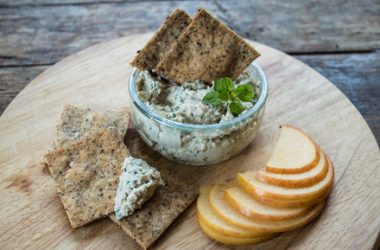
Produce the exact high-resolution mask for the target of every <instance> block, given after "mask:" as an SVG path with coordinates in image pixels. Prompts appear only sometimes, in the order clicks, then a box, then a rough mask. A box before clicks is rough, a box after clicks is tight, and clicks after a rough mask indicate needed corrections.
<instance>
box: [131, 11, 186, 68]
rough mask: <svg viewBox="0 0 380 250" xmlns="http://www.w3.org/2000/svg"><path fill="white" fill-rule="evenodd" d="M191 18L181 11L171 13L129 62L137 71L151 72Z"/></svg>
mask: <svg viewBox="0 0 380 250" xmlns="http://www.w3.org/2000/svg"><path fill="white" fill-rule="evenodd" d="M190 22H191V17H190V16H189V15H187V14H186V12H184V11H183V10H180V9H176V10H175V11H173V12H172V13H171V14H170V15H169V16H168V17H167V18H166V20H165V22H164V23H163V24H162V26H161V27H160V28H159V30H158V31H157V32H156V34H155V35H154V36H153V37H152V38H151V39H150V40H149V42H148V43H147V44H146V45H145V47H144V48H143V49H141V50H140V51H139V52H138V54H137V55H136V57H135V58H134V59H133V61H132V62H131V65H132V66H133V67H135V68H138V69H139V70H152V69H154V68H155V67H156V65H157V64H158V63H159V62H160V61H161V60H162V59H163V58H164V57H165V56H166V53H167V52H168V51H169V50H170V48H171V46H172V45H173V44H174V43H175V42H176V40H177V39H178V37H179V36H180V34H181V33H182V31H183V30H184V29H185V28H186V27H187V26H188V25H189V24H190Z"/></svg>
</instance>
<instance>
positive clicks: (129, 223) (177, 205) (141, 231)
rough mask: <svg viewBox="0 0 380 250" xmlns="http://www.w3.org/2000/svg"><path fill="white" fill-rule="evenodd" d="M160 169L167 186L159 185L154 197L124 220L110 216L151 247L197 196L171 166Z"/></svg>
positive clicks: (130, 233)
mask: <svg viewBox="0 0 380 250" xmlns="http://www.w3.org/2000/svg"><path fill="white" fill-rule="evenodd" d="M158 170H159V171H160V173H161V177H162V179H163V181H164V182H165V186H162V187H160V188H158V189H157V190H156V192H155V193H154V195H153V196H152V198H151V199H150V200H148V201H147V202H146V203H145V204H144V205H143V206H142V208H141V209H139V210H137V211H135V212H134V213H133V214H132V215H130V216H128V217H126V218H123V219H121V220H117V219H116V217H115V215H114V214H113V215H111V216H110V218H111V219H112V220H113V221H114V222H116V223H117V224H119V226H120V227H121V228H122V229H123V230H124V231H125V232H126V233H127V234H128V235H129V236H130V237H131V238H133V239H134V240H136V241H137V243H139V244H140V246H141V247H143V248H144V249H146V248H148V247H149V246H151V244H152V243H153V242H154V241H156V240H157V239H158V238H159V237H160V235H161V234H162V233H163V232H164V231H165V230H166V229H167V228H168V227H169V226H170V224H171V223H172V222H173V221H174V220H175V219H176V218H177V217H178V216H179V215H180V214H181V213H182V212H183V211H184V210H185V209H186V208H187V207H188V206H189V205H190V204H191V203H192V202H193V201H194V200H195V198H196V196H197V193H196V192H194V188H190V187H189V186H187V185H185V183H184V182H182V181H180V180H178V179H177V177H176V176H175V175H174V174H173V173H170V169H166V168H165V166H160V167H159V168H158Z"/></svg>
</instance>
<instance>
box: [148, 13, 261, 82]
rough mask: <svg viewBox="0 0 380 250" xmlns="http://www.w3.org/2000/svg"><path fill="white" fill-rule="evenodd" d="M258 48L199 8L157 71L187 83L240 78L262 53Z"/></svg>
mask: <svg viewBox="0 0 380 250" xmlns="http://www.w3.org/2000/svg"><path fill="white" fill-rule="evenodd" d="M259 55H260V54H259V52H257V51H256V50H255V49H254V48H252V47H251V46H250V45H249V44H248V43H246V42H245V41H244V40H243V39H242V38H241V37H239V36H238V35H237V34H236V33H235V32H233V31H232V30H231V29H229V28H228V27H227V26H225V25H224V24H222V23H220V22H219V21H218V20H216V19H215V18H214V17H213V16H211V15H210V14H209V13H207V11H205V10H204V9H200V10H198V12H197V14H196V16H195V17H194V19H193V21H192V22H191V24H190V25H189V26H188V27H187V28H186V29H185V30H184V31H183V32H182V34H181V36H180V37H179V39H178V42H177V43H176V44H175V45H173V47H172V49H171V50H170V51H169V52H168V53H167V56H166V57H165V58H164V59H163V60H162V61H161V62H160V63H159V64H158V65H157V67H156V69H155V71H156V72H157V73H158V74H159V75H162V76H164V77H166V78H168V79H169V80H172V81H175V82H178V83H183V82H187V81H195V80H202V81H204V82H209V83H210V82H212V81H213V80H216V79H217V78H220V77H227V76H228V77H231V78H232V79H235V78H236V77H238V76H239V75H240V74H241V73H242V72H243V71H244V69H246V68H247V66H248V65H249V64H250V63H251V62H252V61H253V60H254V59H255V58H257V57H258V56H259Z"/></svg>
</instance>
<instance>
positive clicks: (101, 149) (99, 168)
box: [45, 129, 129, 228]
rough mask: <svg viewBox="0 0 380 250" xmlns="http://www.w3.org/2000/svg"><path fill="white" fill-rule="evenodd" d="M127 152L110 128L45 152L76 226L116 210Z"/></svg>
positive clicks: (48, 164)
mask: <svg viewBox="0 0 380 250" xmlns="http://www.w3.org/2000/svg"><path fill="white" fill-rule="evenodd" d="M127 156H129V151H128V149H127V148H126V146H125V145H124V143H123V142H122V141H121V140H120V138H119V137H118V136H117V135H115V134H114V133H112V132H111V131H109V130H106V129H100V130H98V131H94V132H93V133H91V134H90V135H88V136H85V137H83V138H81V139H79V140H77V141H75V142H73V143H69V144H67V145H66V146H64V147H62V148H58V149H56V150H54V151H52V152H50V153H48V154H47V155H46V156H45V158H46V165H47V166H48V168H49V170H50V173H51V175H52V177H53V178H54V180H55V182H56V184H57V190H58V194H59V196H60V198H61V201H62V203H63V206H64V208H65V210H66V213H67V216H68V218H69V220H70V224H71V226H72V227H73V228H77V227H80V226H82V225H85V224H87V223H89V222H91V221H94V220H96V219H99V218H102V217H105V216H107V215H109V214H111V213H113V208H114V199H115V194H116V189H117V186H118V181H119V175H120V171H121V170H120V167H121V164H122V162H123V160H124V158H125V157H127Z"/></svg>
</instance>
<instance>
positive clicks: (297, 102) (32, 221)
mask: <svg viewBox="0 0 380 250" xmlns="http://www.w3.org/2000/svg"><path fill="white" fill-rule="evenodd" d="M150 35H151V34H146V35H136V36H129V37H125V38H121V39H116V40H114V41H111V42H108V43H105V44H100V45H97V46H95V47H92V48H89V49H87V50H84V51H82V52H79V53H77V54H75V55H72V56H70V57H68V58H65V59H64V60H62V61H61V62H59V63H58V64H56V65H55V66H52V67H51V68H49V69H48V70H46V71H45V72H44V73H43V74H42V75H39V76H38V77H37V78H36V79H34V80H33V81H32V82H31V83H30V84H28V85H27V86H26V88H25V89H24V90H23V91H21V92H20V94H19V95H18V96H17V97H16V98H15V99H14V101H13V102H12V103H11V104H10V105H9V107H8V108H7V110H6V111H5V112H4V114H3V115H2V117H1V118H0V136H1V138H2V140H1V141H0V152H1V154H0V171H1V176H0V197H1V200H2V202H1V203H0V248H1V249H8V248H86V247H88V248H92V247H95V246H96V247H97V248H102V247H106V248H115V249H120V248H124V249H134V248H135V247H136V246H135V245H134V243H133V242H132V241H131V240H130V239H128V237H127V236H126V235H123V234H122V233H121V230H120V229H119V228H117V227H116V226H115V225H114V224H112V223H111V222H110V221H109V220H102V221H100V222H97V223H94V224H92V225H90V226H88V227H84V228H81V229H79V230H75V231H73V230H71V229H70V227H69V224H68V221H67V218H66V216H65V213H64V211H63V209H62V205H61V204H60V202H59V200H58V198H57V195H56V192H55V188H54V183H53V180H52V179H51V178H50V176H49V175H48V174H47V173H45V172H44V171H43V170H41V168H40V167H39V165H38V163H39V161H40V160H41V156H42V155H43V154H44V153H45V152H46V150H47V149H48V145H50V143H51V141H52V134H53V130H54V123H55V120H56V119H57V117H58V116H59V113H60V112H61V110H62V107H63V105H64V104H65V103H72V104H77V105H83V106H88V107H91V108H93V109H95V110H100V111H102V110H106V109H115V110H118V109H120V108H122V107H124V106H126V105H128V101H127V99H128V94H127V79H128V75H129V74H130V72H131V68H130V67H129V66H128V61H129V60H130V59H131V58H132V57H133V55H134V52H135V51H136V50H137V49H138V48H139V47H140V46H141V44H144V43H145V42H146V41H147V39H148V38H149V37H150ZM255 45H256V46H257V48H258V49H259V50H260V51H261V52H262V54H263V56H262V57H260V59H259V60H258V63H259V64H260V65H261V66H262V67H263V69H264V71H265V72H266V74H267V76H268V81H269V84H270V94H269V99H268V103H267V108H266V114H265V117H264V122H263V125H262V128H261V131H260V133H259V136H258V137H257V138H256V140H255V141H254V142H253V143H252V144H251V145H250V146H248V148H246V149H245V150H244V151H243V152H242V153H241V154H240V155H239V156H237V157H234V158H233V159H231V160H229V161H227V162H224V163H222V164H218V165H214V166H208V167H202V168H197V169H196V171H194V170H195V169H194V168H193V167H184V166H181V165H178V164H175V163H172V162H169V161H167V160H165V159H163V158H162V157H160V156H159V155H158V154H157V153H153V152H151V151H150V149H148V148H147V146H146V145H145V144H143V142H142V141H141V140H138V139H136V138H135V140H134V141H132V142H133V144H132V145H128V146H129V147H130V148H132V149H134V150H135V151H133V152H134V153H132V154H136V155H138V153H139V154H142V155H144V157H147V158H149V160H150V162H158V163H159V164H171V166H173V167H176V169H178V174H179V176H180V177H181V178H188V180H190V181H192V182H193V183H194V188H196V187H197V186H198V185H199V184H205V183H210V182H218V181H224V180H230V179H232V178H233V177H234V176H235V175H236V173H237V172H238V171H242V170H247V169H259V168H261V167H262V166H263V164H264V163H265V162H266V161H267V159H268V157H269V155H270V153H271V151H272V149H273V146H274V144H275V142H276V141H277V136H278V132H279V130H278V125H279V124H282V123H290V124H294V125H295V126H298V127H300V128H303V129H304V130H305V131H306V132H307V133H309V134H310V135H311V136H312V137H313V138H314V139H315V140H316V141H317V142H318V143H319V144H320V145H321V146H322V148H323V149H324V150H325V151H326V152H327V154H329V155H330V157H331V158H332V160H333V162H334V164H335V168H336V180H335V188H334V190H333V193H332V195H331V197H330V199H329V202H328V205H327V207H326V209H325V211H324V212H323V213H322V215H321V216H320V217H319V218H318V219H317V220H316V221H315V222H313V223H312V224H310V225H308V226H307V227H305V228H303V229H300V230H296V231H293V232H289V233H285V234H282V235H281V236H279V237H277V238H275V239H274V240H271V241H269V242H267V243H263V244H260V245H258V246H257V249H273V248H276V249H288V248H291V249H304V248H305V246H307V248H310V249H313V248H314V249H358V248H360V249H371V248H372V247H373V246H374V244H375V241H376V238H377V235H378V233H379V229H380V217H379V214H378V208H379V206H380V168H379V165H380V155H379V147H378V146H377V144H376V140H375V139H374V137H373V135H372V133H371V131H370V129H369V128H368V126H367V124H366V123H365V121H364V119H363V118H362V117H361V115H360V114H359V112H357V110H356V109H355V107H354V106H353V105H352V104H351V103H350V102H349V100H348V99H347V98H346V97H345V96H344V95H342V93H341V92H340V91H338V90H337V88H336V87H334V85H332V84H331V83H330V82H329V81H328V80H326V79H325V78H324V77H322V76H321V75H320V74H318V73H317V72H315V71H313V70H312V69H311V68H309V67H307V66H306V65H305V64H303V63H301V62H299V61H297V60H295V59H294V58H292V57H290V56H287V55H285V54H283V53H282V52H279V51H277V50H275V49H272V48H270V47H267V46H264V45H261V44H255ZM132 135H133V133H132V134H131V133H130V135H129V136H132ZM127 141H129V140H128V137H127ZM155 248H157V249H223V248H224V246H222V245H219V244H216V243H214V242H212V241H210V240H209V239H208V238H206V237H205V236H204V235H203V234H202V233H201V232H200V231H199V227H198V225H197V222H196V219H195V216H194V207H191V208H190V209H188V211H186V213H185V214H183V216H181V218H180V219H179V220H177V221H176V223H175V224H174V225H172V227H171V228H170V229H169V230H168V231H167V232H166V233H165V235H164V236H163V237H162V239H160V240H159V241H158V242H157V244H156V245H155ZM250 248H252V247H249V248H245V249H250ZM243 249H244V248H243Z"/></svg>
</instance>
